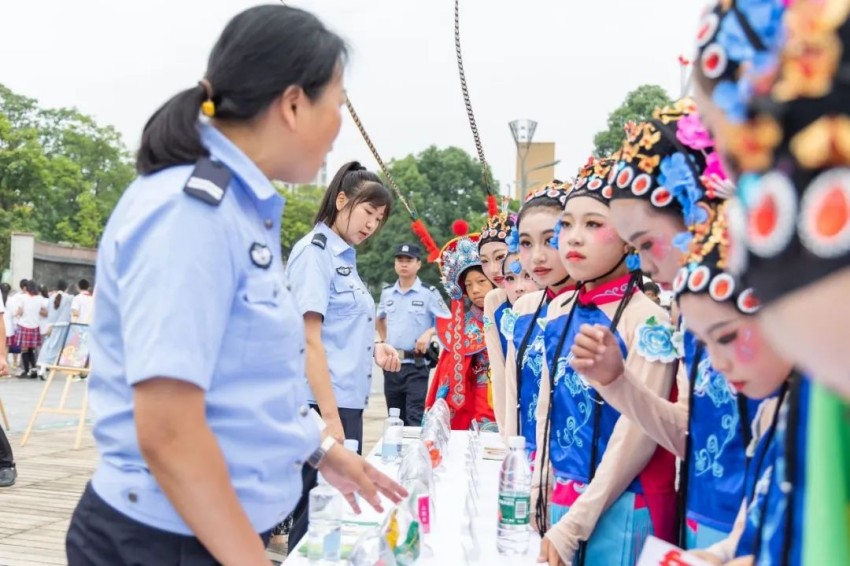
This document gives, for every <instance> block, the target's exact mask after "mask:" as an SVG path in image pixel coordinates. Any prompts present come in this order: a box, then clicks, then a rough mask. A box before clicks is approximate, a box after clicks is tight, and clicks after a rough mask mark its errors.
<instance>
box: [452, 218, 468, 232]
mask: <svg viewBox="0 0 850 566" xmlns="http://www.w3.org/2000/svg"><path fill="white" fill-rule="evenodd" d="M452 232H453V233H454V235H455V236H466V235H467V234H469V224H468V223H467V221H466V220H463V219H459V220H455V221H454V222H453V223H452Z"/></svg>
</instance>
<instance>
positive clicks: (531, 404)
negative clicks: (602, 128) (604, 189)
mask: <svg viewBox="0 0 850 566" xmlns="http://www.w3.org/2000/svg"><path fill="white" fill-rule="evenodd" d="M568 193H569V187H567V186H564V185H561V184H553V185H552V186H549V187H545V188H544V189H541V190H539V191H536V192H533V193H529V194H528V195H527V196H526V199H525V202H524V203H523V206H522V209H521V210H520V213H519V216H518V217H517V222H516V228H515V236H513V237H512V238H511V239H510V240H509V242H508V245H509V250H510V252H511V253H518V254H519V258H520V264H521V266H522V267H523V268H524V269H525V271H526V272H528V273H529V274H530V275H531V277H532V278H533V280H534V281H535V282H536V283H537V284H538V285H539V287H540V288H541V290H539V291H537V290H536V291H534V292H530V293H526V294H525V295H523V296H522V297H520V298H519V299H518V300H517V301H516V303H514V305H513V306H512V307H511V315H510V316H511V318H513V319H514V320H513V323H512V325H510V326H511V328H510V330H511V332H509V333H508V334H509V336H508V353H507V356H506V358H505V359H506V362H505V383H504V395H503V396H502V397H501V398H502V399H503V400H504V401H503V402H502V406H503V407H504V409H503V412H504V419H505V425H504V427H503V428H502V429H501V430H502V433H503V434H504V435H505V436H514V435H517V434H519V435H522V436H524V437H525V448H526V452H527V454H528V456H529V460H531V461H533V457H534V453H535V450H536V448H537V421H536V411H537V399H538V392H539V390H540V378H541V375H542V367H543V333H542V329H543V324H544V321H545V320H546V309H547V308H548V306H549V303H550V302H551V301H552V300H553V299H555V297H561V296H564V297H569V296H570V295H571V294H572V291H573V289H574V285H573V284H572V282H571V280H570V278H569V275H567V271H566V269H564V266H563V265H562V264H561V262H560V261H558V252H557V250H556V249H555V246H554V245H553V242H552V236H553V234H554V232H555V224H556V223H557V221H558V217H559V215H560V212H561V210H563V208H564V202H566V198H567V194H568ZM495 399H496V395H495V390H494V401H495Z"/></svg>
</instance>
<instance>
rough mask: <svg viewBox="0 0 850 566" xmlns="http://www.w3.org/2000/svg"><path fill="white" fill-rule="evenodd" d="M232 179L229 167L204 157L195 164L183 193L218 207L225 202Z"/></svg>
mask: <svg viewBox="0 0 850 566" xmlns="http://www.w3.org/2000/svg"><path fill="white" fill-rule="evenodd" d="M231 178H232V174H231V173H230V170H229V169H228V168H227V167H225V166H224V165H222V164H221V163H218V162H216V161H213V160H212V159H210V158H209V157H204V158H201V159H199V160H198V162H197V163H196V164H195V169H194V170H193V171H192V174H191V175H190V176H189V180H188V181H186V185H184V187H183V192H184V193H186V194H187V195H189V196H191V197H194V198H196V199H198V200H202V201H204V202H205V203H207V204H209V205H212V206H218V205H220V204H221V201H222V200H224V195H225V194H226V193H227V187H228V185H230V179H231Z"/></svg>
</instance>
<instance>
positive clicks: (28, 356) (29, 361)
mask: <svg viewBox="0 0 850 566" xmlns="http://www.w3.org/2000/svg"><path fill="white" fill-rule="evenodd" d="M21 361H22V363H23V365H24V373H29V372H30V371H31V370H34V369H35V348H29V349H28V350H24V351H23V352H22V353H21Z"/></svg>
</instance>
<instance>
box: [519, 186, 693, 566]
mask: <svg viewBox="0 0 850 566" xmlns="http://www.w3.org/2000/svg"><path fill="white" fill-rule="evenodd" d="M587 181H588V182H587V183H586V184H583V185H580V184H579V183H577V184H576V188H574V190H573V191H572V192H571V193H570V195H569V197H568V198H567V203H566V207H565V209H564V213H563V216H562V218H561V221H560V223H559V224H558V225H557V227H556V234H555V237H556V238H557V241H558V252H559V256H560V259H561V260H562V261H564V262H565V266H566V268H567V271H568V273H569V274H570V276H571V277H572V278H573V279H575V280H577V281H579V282H580V283H579V286H578V288H579V291H578V294H577V296H576V297H575V298H574V299H572V300H563V299H557V300H555V301H554V302H553V303H552V304H551V305H550V306H549V311H548V317H547V318H548V321H547V323H546V328H545V330H544V343H545V360H546V363H545V365H544V376H543V379H542V380H541V388H540V402H539V404H538V409H537V422H538V449H537V458H536V461H535V476H538V475H540V474H545V473H547V471H548V470H549V466H548V465H547V462H549V463H550V464H551V469H552V471H553V473H554V480H555V481H554V487H553V489H552V492H551V495H549V494H547V493H545V492H543V491H542V489H541V491H540V492H538V494H537V501H536V502H535V507H536V512H537V517H536V518H537V523H538V528H539V529H540V531H541V535H543V540H542V542H541V548H540V557H539V560H548V561H549V563H550V564H555V563H557V561H558V560H560V561H561V562H563V563H564V564H574V563H575V564H578V565H581V566H586V565H599V566H602V565H604V566H617V565H622V566H631V565H633V564H634V563H635V562H636V560H637V557H638V555H639V553H640V551H641V549H642V547H643V543H644V541H645V540H646V537H648V536H649V535H655V536H657V537H659V538H662V539H665V540H671V539H672V538H673V537H674V532H675V500H676V495H675V489H674V479H675V465H674V458H673V456H672V455H671V454H670V453H669V452H666V451H665V450H663V449H662V448H660V447H658V445H657V443H656V442H655V441H654V440H653V439H651V438H650V437H649V436H648V435H646V434H645V433H644V432H643V431H642V430H641V429H640V428H639V427H638V426H636V425H635V424H633V423H632V422H631V421H630V420H629V419H627V418H620V414H619V413H618V412H617V411H616V410H615V409H614V408H613V407H611V406H610V405H608V404H607V403H605V401H604V400H603V399H602V398H601V396H600V395H599V394H598V393H597V392H596V391H595V390H594V388H593V387H592V386H591V385H590V383H589V382H588V380H587V379H585V378H584V376H583V375H581V374H580V373H579V372H578V371H576V370H575V369H574V368H572V367H571V361H572V354H571V350H570V349H571V347H572V345H573V342H574V340H575V337H576V336H577V335H578V333H579V329H580V328H582V327H587V326H593V325H603V326H604V327H605V328H608V329H609V330H610V332H611V340H610V342H609V343H607V344H606V347H608V348H612V349H616V350H617V351H619V352H620V353H621V354H622V356H623V359H625V365H626V367H627V368H628V369H629V370H630V372H631V373H632V374H633V375H635V376H640V377H639V378H638V379H639V380H640V382H641V383H642V384H644V385H645V386H646V387H647V388H648V389H649V390H651V391H653V392H654V393H655V394H656V395H658V396H659V397H662V398H665V399H666V398H669V397H670V396H671V395H675V389H674V386H673V383H674V373H675V368H674V364H673V363H672V362H674V360H675V359H676V357H677V351H676V347H675V345H674V343H673V327H672V325H671V324H670V322H669V320H668V317H667V314H666V312H665V311H664V310H663V309H662V308H661V307H660V306H658V305H656V304H655V303H654V302H653V301H651V300H650V299H649V298H647V297H646V296H645V295H644V294H643V293H642V292H641V290H640V288H639V285H640V281H641V279H642V277H641V273H640V270H639V269H638V265H637V263H638V262H637V261H636V260H637V258H636V257H635V256H634V255H633V254H631V253H630V250H629V248H628V246H627V244H626V243H625V242H624V241H623V240H621V239H620V238H619V237H618V236H617V233H616V232H615V230H614V228H613V226H612V225H611V222H610V218H609V214H610V209H609V198H610V194H611V188H610V187H609V186H607V184H606V183H605V182H603V181H601V179H600V178H599V177H598V176H593V177H592V178H590V179H587ZM591 183H592V184H591ZM535 483H538V484H540V485H546V483H547V482H545V481H542V482H541V481H539V480H538V481H537V482H535ZM532 499H533V500H534V494H532ZM547 500H548V501H547ZM547 503H550V505H548V506H547ZM547 515H548V519H549V522H550V523H551V526H547V525H546V524H545V519H546V518H547Z"/></svg>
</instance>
